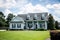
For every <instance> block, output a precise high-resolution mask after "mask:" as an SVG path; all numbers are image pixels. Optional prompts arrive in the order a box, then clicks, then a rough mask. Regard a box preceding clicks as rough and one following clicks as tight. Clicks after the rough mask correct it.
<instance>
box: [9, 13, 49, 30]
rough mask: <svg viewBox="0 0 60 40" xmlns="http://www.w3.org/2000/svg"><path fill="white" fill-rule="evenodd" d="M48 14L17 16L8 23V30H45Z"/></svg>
mask: <svg viewBox="0 0 60 40" xmlns="http://www.w3.org/2000/svg"><path fill="white" fill-rule="evenodd" d="M47 21H48V13H47V12H43V13H28V14H19V15H17V16H16V17H13V18H12V20H11V21H10V22H9V29H27V30H28V29H47Z"/></svg>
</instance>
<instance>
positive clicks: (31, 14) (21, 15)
mask: <svg viewBox="0 0 60 40" xmlns="http://www.w3.org/2000/svg"><path fill="white" fill-rule="evenodd" d="M43 14H44V15H45V19H46V20H47V19H48V13H47V12H43V13H28V14H19V15H17V16H20V17H22V18H23V19H24V20H26V18H27V15H29V16H30V20H33V18H34V16H35V15H37V20H41V16H42V15H43Z"/></svg>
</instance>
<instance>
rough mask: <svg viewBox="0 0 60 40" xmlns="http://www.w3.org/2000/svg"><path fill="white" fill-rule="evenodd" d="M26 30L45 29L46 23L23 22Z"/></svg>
mask: <svg viewBox="0 0 60 40" xmlns="http://www.w3.org/2000/svg"><path fill="white" fill-rule="evenodd" d="M25 28H26V29H47V21H25Z"/></svg>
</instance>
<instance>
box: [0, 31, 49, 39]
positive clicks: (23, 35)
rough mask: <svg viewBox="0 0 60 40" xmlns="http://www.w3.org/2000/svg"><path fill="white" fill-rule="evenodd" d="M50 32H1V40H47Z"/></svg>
mask: <svg viewBox="0 0 60 40" xmlns="http://www.w3.org/2000/svg"><path fill="white" fill-rule="evenodd" d="M48 37H50V35H49V31H0V40H46V39H47V38H48Z"/></svg>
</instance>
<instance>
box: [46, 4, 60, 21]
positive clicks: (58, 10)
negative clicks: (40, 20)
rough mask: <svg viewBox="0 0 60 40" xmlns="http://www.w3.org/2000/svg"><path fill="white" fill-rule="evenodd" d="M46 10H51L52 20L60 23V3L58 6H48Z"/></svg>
mask: <svg viewBox="0 0 60 40" xmlns="http://www.w3.org/2000/svg"><path fill="white" fill-rule="evenodd" d="M46 8H48V9H53V12H52V13H53V14H54V19H55V20H57V21H60V3H59V4H53V5H51V4H48V5H47V6H46Z"/></svg>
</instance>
